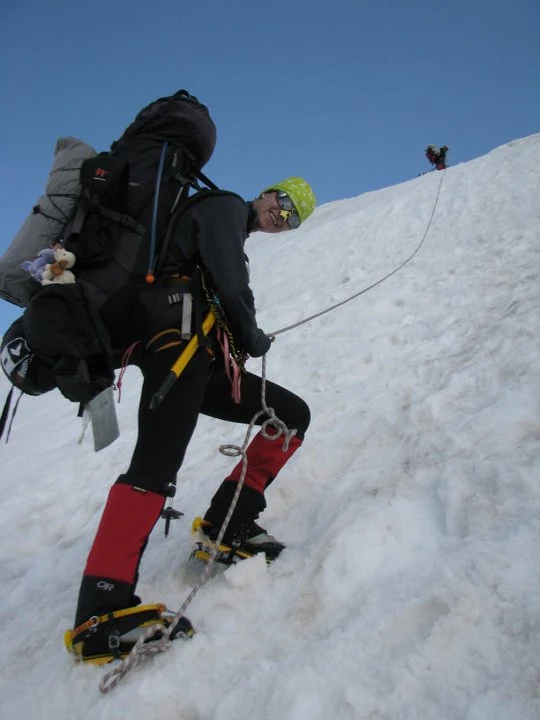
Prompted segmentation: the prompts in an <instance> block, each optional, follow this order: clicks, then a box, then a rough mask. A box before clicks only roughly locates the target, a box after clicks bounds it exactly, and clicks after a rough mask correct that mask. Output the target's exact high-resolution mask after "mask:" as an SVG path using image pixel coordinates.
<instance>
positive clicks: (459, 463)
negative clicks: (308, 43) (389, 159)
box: [0, 134, 540, 720]
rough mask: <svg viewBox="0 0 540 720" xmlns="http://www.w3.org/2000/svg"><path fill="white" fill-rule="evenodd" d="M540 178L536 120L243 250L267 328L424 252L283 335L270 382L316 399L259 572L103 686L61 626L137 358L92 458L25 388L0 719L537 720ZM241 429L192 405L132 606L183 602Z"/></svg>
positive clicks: (56, 403)
mask: <svg viewBox="0 0 540 720" xmlns="http://www.w3.org/2000/svg"><path fill="white" fill-rule="evenodd" d="M539 179H540V134H539V135H534V136H530V137H527V138H524V139H521V140H516V141H515V142H512V143H510V144H508V145H505V146H502V147H500V148H497V149H495V150H494V151H492V152H491V153H489V154H488V155H486V156H484V157H481V158H479V159H477V160H475V161H472V162H470V163H467V164H463V165H459V166H456V167H452V168H450V169H449V170H447V171H446V172H444V173H442V172H433V173H430V174H427V175H425V176H422V177H419V178H415V179H413V180H411V181H409V182H407V183H404V184H402V185H399V186H395V187H390V188H387V189H385V190H381V191H378V192H373V193H369V194H366V195H362V196H360V197H356V198H351V199H346V200H342V201H339V202H333V203H330V204H328V205H324V206H322V207H320V208H319V209H318V210H317V211H316V212H315V215H314V217H313V219H311V220H310V221H308V222H307V223H306V224H305V226H303V227H302V228H301V229H300V230H298V231H297V232H295V233H290V234H289V235H283V236H264V235H254V236H253V237H251V238H250V239H249V240H248V243H247V246H246V249H247V251H248V254H249V256H250V260H251V271H252V285H253V289H254V292H255V296H256V299H257V307H258V317H259V322H260V325H261V327H263V328H264V329H266V330H267V331H268V332H271V331H278V330H280V329H282V328H284V327H287V326H289V325H292V324H294V323H296V322H298V321H300V320H302V319H303V318H306V317H308V316H310V315H313V314H315V313H317V312H319V311H321V310H323V309H324V308H326V307H328V306H330V305H333V304H335V303H338V302H340V301H342V300H344V299H346V298H347V297H350V296H352V295H355V294H357V293H359V292H360V291H361V290H362V289H363V288H366V287H368V286H370V285H372V284H373V283H375V282H376V281H377V280H379V279H380V278H382V277H384V276H385V275H387V274H389V273H391V272H392V271H393V270H394V269H396V268H397V267H399V266H400V265H401V264H402V263H403V262H404V261H405V260H406V259H407V258H408V257H410V256H411V255H412V254H413V253H414V252H415V250H417V249H418V252H417V253H416V254H415V255H414V257H413V258H412V259H411V261H410V262H408V263H407V264H405V266H404V267H403V268H401V269H400V270H399V272H397V273H395V274H394V275H392V276H391V277H389V278H388V279H386V280H385V281H384V282H382V283H381V284H379V285H377V286H376V287H374V288H373V289H371V290H369V291H368V292H366V293H365V294H362V295H361V296H360V297H358V298H357V299H355V300H353V301H352V302H350V303H347V304H346V305H344V306H342V307H339V308H338V309H336V310H334V311H332V312H330V313H328V314H326V315H324V316H323V317H321V318H319V319H315V320H313V321H312V322H310V323H308V324H305V325H302V326H300V327H297V328H294V329H292V330H290V331H288V332H284V333H282V334H280V335H278V337H277V339H276V342H275V343H274V344H273V346H272V348H271V351H270V352H269V354H268V356H267V374H268V376H269V378H270V379H272V380H274V381H277V382H279V383H281V384H284V385H286V386H288V387H290V388H291V389H292V390H293V391H294V392H296V393H297V394H299V395H301V396H303V397H304V398H305V399H306V401H307V402H308V403H309V405H310V407H311V411H312V425H311V427H310V429H309V431H308V433H307V435H306V440H305V442H304V445H303V448H302V449H301V450H300V451H299V452H298V453H297V454H296V456H295V457H294V458H293V459H292V460H291V462H290V463H289V464H288V465H287V466H286V468H285V469H284V471H283V472H282V474H281V475H280V476H279V477H278V479H277V480H276V482H275V483H274V484H273V485H272V487H271V489H270V490H269V492H268V509H267V511H266V512H265V514H264V516H263V517H262V518H261V520H262V523H263V525H264V526H266V527H267V528H268V529H269V531H270V532H272V533H273V534H275V535H276V536H277V537H279V538H280V539H282V540H283V541H284V542H286V543H287V545H288V549H287V550H286V551H285V552H284V553H283V555H282V556H281V558H280V559H279V560H278V561H277V562H276V563H275V564H274V565H273V566H271V567H270V568H268V569H267V567H266V565H265V564H264V562H263V561H262V560H261V559H259V558H255V559H253V560H249V561H245V562H244V563H242V564H240V565H238V566H236V567H232V568H230V569H227V570H226V571H224V570H223V568H222V567H221V568H218V569H217V571H216V572H215V574H214V575H213V577H212V579H211V580H210V581H209V583H208V584H207V585H206V586H205V587H204V588H203V589H202V590H201V591H200V593H199V594H198V595H197V596H196V598H195V600H194V601H193V603H192V604H191V606H190V608H189V610H188V611H187V615H188V617H189V618H190V619H191V620H192V622H193V624H194V625H195V627H196V629H197V630H198V632H197V635H196V636H195V637H194V639H193V640H191V641H189V642H180V641H179V642H177V643H175V644H174V645H173V646H172V648H171V649H170V651H169V652H168V653H165V654H163V655H161V656H158V657H157V658H156V659H154V660H151V661H149V662H148V663H146V664H145V665H144V666H143V667H142V668H138V669H135V670H133V671H132V672H131V673H130V674H129V675H128V676H127V677H126V678H125V680H124V681H123V682H122V683H121V684H120V685H119V686H118V687H117V688H116V689H115V690H114V691H112V692H111V693H110V694H108V695H102V694H101V693H100V692H99V689H98V684H99V680H100V678H101V677H102V676H103V675H104V674H105V673H106V672H107V671H108V670H110V669H111V668H110V667H105V668H95V667H88V666H85V667H81V666H75V665H74V664H73V661H72V659H71V658H70V657H69V656H68V655H67V653H66V652H65V650H64V648H63V642H62V635H63V632H64V630H65V629H66V628H68V627H70V626H71V623H72V621H73V614H74V609H75V603H76V596H77V592H78V586H79V582H80V576H81V573H82V570H83V566H84V562H85V560H86V555H87V552H88V550H89V547H90V544H91V541H92V538H93V535H94V532H95V530H96V527H97V523H98V521H99V517H100V513H101V510H102V508H103V505H104V501H105V498H106V494H107V491H108V487H109V485H110V484H111V483H112V482H113V481H114V480H115V479H116V477H117V475H118V474H119V473H120V472H122V470H124V469H125V468H126V467H127V464H128V462H129V459H130V453H131V449H132V447H133V445H134V441H135V433H136V408H137V400H138V390H139V388H140V378H139V375H138V371H137V370H135V369H130V370H129V371H128V372H127V374H126V377H125V379H124V389H123V397H122V403H121V404H120V406H119V408H118V412H119V420H120V425H121V430H122V435H121V438H120V439H119V440H118V441H117V442H116V443H115V444H114V445H112V446H111V447H110V448H108V449H106V450H104V451H102V452H101V453H98V454H95V453H94V452H93V449H92V440H91V437H90V430H89V431H88V433H87V435H86V436H85V438H84V440H83V441H82V443H81V444H78V439H79V435H80V431H81V427H80V420H78V419H77V418H76V407H75V406H73V405H71V404H70V403H69V402H67V401H66V400H64V399H63V398H62V397H61V396H60V395H59V394H56V393H51V394H49V395H46V396H43V397H40V398H35V399H34V398H26V397H25V398H23V399H22V401H21V403H20V406H19V410H18V413H17V416H16V418H15V421H14V425H13V430H12V435H11V438H10V441H9V444H8V445H4V444H2V445H1V446H0V464H1V468H2V471H1V481H0V482H1V491H2V492H1V495H0V521H1V523H2V528H3V534H2V540H1V541H0V561H1V566H0V573H1V574H0V580H1V587H2V603H1V610H0V619H1V625H0V627H1V628H2V649H3V652H2V654H1V659H0V678H1V679H0V683H1V684H2V686H3V687H2V692H1V694H0V716H1V717H2V718H14V717H19V718H21V719H22V720H38V719H41V718H43V719H44V720H45V718H46V719H47V720H50V719H51V718H54V719H55V720H64V719H66V720H67V718H84V719H85V720H97V719H100V720H101V719H105V718H107V719H108V718H122V717H129V718H130V720H150V719H151V720H177V719H179V718H182V719H185V720H188V719H189V720H243V719H244V718H246V719H247V718H249V719H250V720H328V719H329V718H333V719H334V720H368V719H369V720H538V718H539V717H540V653H539V647H540V639H539V638H540V592H539V588H540V576H539V575H540V571H539V568H540V563H539V554H540V489H539V485H540V412H539V410H540V380H539V373H538V367H539V363H540V312H539V300H540V297H539V296H540V280H539V271H540V200H539V195H538V185H539ZM432 215H433V217H432ZM431 218H432V219H431ZM430 219H431V223H430ZM426 230H427V234H426ZM422 240H423V242H422ZM260 368H261V363H260V361H255V360H252V361H250V369H252V370H254V371H260ZM7 389H8V384H7V382H6V380H5V378H4V377H3V376H2V377H1V378H0V397H1V398H3V397H5V394H6V393H7ZM244 432H245V428H244V427H243V426H234V425H229V424H227V423H224V422H218V421H215V420H210V419H208V418H201V420H200V422H199V425H198V428H197V431H196V433H195V436H194V439H193V441H192V444H191V446H190V448H189V450H188V453H187V456H186V460H185V464H184V467H183V468H182V470H181V472H180V475H179V479H178V486H179V490H178V493H177V498H176V500H175V507H176V508H177V509H180V510H182V511H183V512H184V513H185V517H184V519H183V520H180V521H178V522H176V523H175V524H173V526H172V528H171V533H170V535H169V537H168V538H165V537H164V534H163V523H160V524H158V526H157V528H156V529H155V531H154V533H153V535H152V537H151V539H150V543H149V546H148V549H147V552H146V554H145V556H144V559H143V563H142V566H141V580H140V583H139V586H138V590H139V593H140V594H141V596H142V597H143V599H144V600H145V601H147V602H157V601H163V602H166V603H167V604H168V605H169V607H171V608H175V607H179V606H180V605H181V603H182V602H183V601H184V599H185V597H186V596H187V594H188V592H189V590H190V589H191V587H192V586H193V584H194V583H195V582H196V581H197V579H198V578H199V577H200V575H201V573H202V567H201V565H200V564H199V563H198V562H197V561H190V559H189V555H190V550H191V541H190V525H191V520H192V518H193V517H194V516H195V515H196V514H200V513H201V512H202V511H204V510H205V508H206V506H207V503H208V500H209V498H210V497H211V495H212V493H213V492H214V490H215V488H216V487H217V486H218V484H219V483H220V482H221V480H222V479H223V478H224V477H225V476H226V474H227V472H228V471H229V470H230V469H231V467H232V466H233V464H234V460H231V459H229V458H226V457H224V456H223V455H221V454H219V452H218V447H219V445H221V444H223V443H236V444H239V445H240V444H241V443H242V441H243V438H244Z"/></svg>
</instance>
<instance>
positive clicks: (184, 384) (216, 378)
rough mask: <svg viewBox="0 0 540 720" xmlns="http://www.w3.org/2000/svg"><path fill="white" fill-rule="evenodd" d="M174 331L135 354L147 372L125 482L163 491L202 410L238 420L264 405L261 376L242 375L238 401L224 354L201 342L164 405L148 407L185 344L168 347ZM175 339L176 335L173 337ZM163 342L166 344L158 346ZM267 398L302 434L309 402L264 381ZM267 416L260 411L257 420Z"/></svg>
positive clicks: (171, 479) (245, 419)
mask: <svg viewBox="0 0 540 720" xmlns="http://www.w3.org/2000/svg"><path fill="white" fill-rule="evenodd" d="M173 337H174V334H170V333H165V334H163V335H162V336H161V337H160V338H159V340H157V341H155V342H154V343H152V344H151V345H150V346H149V347H148V348H144V347H143V348H141V349H140V350H139V351H138V352H136V354H135V357H134V359H133V362H134V364H136V365H137V366H138V367H139V368H140V369H141V372H142V374H143V377H144V382H143V388H142V393H141V400H140V404H139V414H138V439H137V444H136V446H135V450H134V452H133V456H132V459H131V463H130V466H129V469H128V470H127V472H126V473H125V474H124V476H123V482H127V483H129V484H131V485H136V486H138V487H142V488H145V489H147V490H153V491H154V492H158V493H161V492H164V491H165V490H166V488H167V486H168V485H169V484H171V483H174V482H175V479H176V473H177V472H178V470H179V468H180V466H181V464H182V461H183V459H184V455H185V452H186V449H187V446H188V443H189V441H190V439H191V436H192V434H193V431H194V430H195V426H196V424H197V418H198V415H199V413H202V414H203V415H208V416H210V417H214V418H218V419H221V420H228V421H230V422H234V423H244V424H248V423H249V422H250V421H251V419H252V417H253V416H254V415H255V414H256V413H257V412H258V411H259V410H260V409H261V382H262V379H261V378H260V377H259V376H257V375H254V374H253V373H251V372H247V373H245V374H243V376H242V394H241V402H240V403H239V404H237V403H235V402H234V401H233V399H232V396H231V385H230V383H229V380H228V378H227V376H226V373H225V368H224V365H223V359H222V357H221V355H218V356H217V358H216V359H215V360H213V359H212V357H211V356H210V354H209V353H208V351H207V350H206V348H199V349H198V350H197V352H196V353H195V356H194V357H193V358H192V359H191V361H190V362H189V364H188V365H187V367H186V369H185V370H184V371H183V373H182V374H181V375H180V377H179V378H178V380H177V381H176V382H175V384H174V386H173V387H172V389H171V390H170V391H169V393H168V394H167V395H166V397H165V399H164V400H163V401H162V403H161V405H160V406H159V407H158V408H157V409H155V410H150V401H151V399H152V397H153V395H154V393H156V392H157V391H158V389H159V388H160V386H161V384H162V383H163V380H164V379H165V377H166V375H167V372H168V371H169V370H170V368H171V366H172V365H173V363H174V361H175V360H176V359H177V357H178V355H179V354H180V352H181V350H182V348H183V347H184V344H182V345H180V346H178V345H171V346H169V347H167V345H168V343H169V341H170V340H171V338H173ZM173 342H174V341H173ZM162 346H164V349H160V348H161V347H162ZM266 404H267V406H268V407H271V408H273V409H274V411H275V413H276V415H277V417H278V418H280V420H282V421H283V422H284V423H285V424H286V425H287V427H288V428H289V429H295V430H296V431H297V433H296V435H297V437H298V438H299V439H302V438H303V437H304V433H305V432H306V430H307V428H308V425H309V421H310V412H309V408H308V406H307V405H306V403H305V402H304V401H303V400H302V399H301V398H299V397H298V396H297V395H295V394H294V393H292V392H290V391H289V390H286V389H285V388H282V387H281V386H279V385H277V384H275V383H273V382H270V381H268V380H267V382H266ZM266 419H267V416H266V415H262V416H261V417H260V418H259V419H258V420H257V424H258V425H261V424H262V423H263V422H264V420H266Z"/></svg>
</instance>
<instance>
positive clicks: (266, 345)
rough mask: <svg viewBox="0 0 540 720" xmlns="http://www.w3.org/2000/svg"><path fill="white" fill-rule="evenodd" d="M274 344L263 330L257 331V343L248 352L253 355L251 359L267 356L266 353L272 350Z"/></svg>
mask: <svg viewBox="0 0 540 720" xmlns="http://www.w3.org/2000/svg"><path fill="white" fill-rule="evenodd" d="M271 344H272V339H271V338H269V337H268V335H266V334H265V333H264V332H263V331H262V330H260V329H259V330H257V335H256V336H255V341H254V342H253V344H252V345H251V347H250V348H249V350H248V352H249V354H250V355H251V357H261V355H266V353H267V352H268V351H269V350H270V345H271Z"/></svg>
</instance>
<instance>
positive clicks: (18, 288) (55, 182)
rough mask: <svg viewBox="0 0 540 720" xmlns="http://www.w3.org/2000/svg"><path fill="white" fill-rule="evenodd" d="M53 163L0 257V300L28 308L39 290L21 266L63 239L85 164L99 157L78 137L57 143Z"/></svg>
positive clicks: (79, 190) (79, 189)
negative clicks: (39, 194) (37, 196)
mask: <svg viewBox="0 0 540 720" xmlns="http://www.w3.org/2000/svg"><path fill="white" fill-rule="evenodd" d="M54 155H55V157H54V163H53V166H52V169H51V172H50V175H49V178H48V180H47V184H46V186H45V194H44V195H43V196H42V197H40V199H39V200H38V202H37V203H36V205H35V207H34V210H33V211H32V213H31V214H30V215H29V216H28V218H27V219H26V220H25V222H24V224H23V225H22V227H21V228H20V230H19V232H18V233H17V235H16V236H15V238H14V239H13V242H12V243H11V245H10V246H9V247H8V249H7V250H6V252H5V253H4V254H3V255H2V257H0V297H2V298H3V299H4V300H7V301H8V302H11V303H13V304H15V305H19V306H20V307H26V306H27V305H28V302H29V301H30V298H31V297H32V295H33V294H34V292H35V290H36V289H37V288H38V287H39V285H38V284H37V282H36V280H34V279H33V278H32V277H31V276H30V275H29V274H28V273H27V272H26V271H25V270H23V269H22V268H21V263H22V262H24V261H25V260H33V259H34V258H35V257H36V256H37V255H38V254H39V252H40V251H41V250H44V249H45V248H48V247H51V246H52V245H54V243H55V242H57V241H58V240H59V239H61V238H62V236H63V232H64V229H65V227H66V225H67V223H68V222H69V221H70V220H71V219H72V217H73V215H74V213H75V210H76V206H77V199H78V197H79V195H80V192H81V182H80V178H79V171H80V168H81V165H82V163H83V161H84V160H86V159H87V158H91V157H95V156H96V155H97V153H96V151H95V150H94V148H92V147H90V145H87V144H86V143H85V142H83V141H82V140H79V139H78V138H75V137H62V138H59V140H58V141H57V143H56V148H55V151H54Z"/></svg>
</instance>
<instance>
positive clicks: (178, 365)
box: [150, 311, 216, 410]
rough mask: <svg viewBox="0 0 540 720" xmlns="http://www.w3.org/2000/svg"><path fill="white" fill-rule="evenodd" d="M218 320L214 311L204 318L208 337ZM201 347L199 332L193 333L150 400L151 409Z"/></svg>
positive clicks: (203, 327) (204, 333)
mask: <svg viewBox="0 0 540 720" xmlns="http://www.w3.org/2000/svg"><path fill="white" fill-rule="evenodd" d="M215 321H216V318H215V315H214V313H213V312H212V311H210V312H209V313H208V315H207V316H206V317H205V318H204V321H203V324H202V332H203V335H204V336H205V337H206V335H208V333H209V332H210V330H211V329H212V327H213V325H214V323H215ZM198 347H199V338H198V336H197V334H195V335H193V337H192V338H191V340H190V341H189V342H188V344H187V345H186V347H185V348H184V349H183V350H182V352H181V353H180V355H179V356H178V359H177V360H176V362H175V363H174V365H173V366H172V368H171V369H170V370H169V372H168V373H167V377H166V378H165V380H164V381H163V383H162V385H161V387H160V388H159V390H158V391H157V392H156V393H154V395H153V397H152V400H151V401H150V410H155V409H156V408H157V407H159V406H160V404H161V403H162V402H163V399H164V398H165V396H166V395H167V393H168V392H169V390H170V389H171V388H172V386H173V385H174V383H175V382H176V381H177V380H178V378H179V377H180V375H181V374H182V372H183V371H184V369H185V367H186V365H187V364H188V362H189V361H190V360H191V358H192V357H193V355H194V354H195V350H197V348H198Z"/></svg>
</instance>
